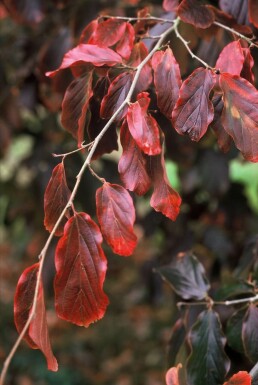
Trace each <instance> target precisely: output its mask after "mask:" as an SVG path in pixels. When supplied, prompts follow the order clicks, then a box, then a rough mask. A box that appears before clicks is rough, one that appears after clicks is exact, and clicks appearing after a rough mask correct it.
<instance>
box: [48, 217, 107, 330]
mask: <svg viewBox="0 0 258 385" xmlns="http://www.w3.org/2000/svg"><path fill="white" fill-rule="evenodd" d="M101 243H102V236H101V232H100V230H99V228H98V226H97V225H96V223H95V222H93V220H92V219H91V218H90V216H89V215H88V214H85V213H76V214H75V215H74V216H73V217H72V218H70V219H69V221H68V222H67V224H66V225H65V229H64V235H63V236H62V238H61V239H60V240H59V242H58V244H57V248H56V254H55V265H56V278H55V285H54V286H55V305H56V312H57V315H58V316H59V317H60V318H62V319H64V320H66V321H69V322H72V323H74V324H76V325H79V326H86V327H87V326H89V325H90V324H91V323H92V322H95V321H97V320H99V319H101V318H102V317H103V316H104V314H105V311H106V307H107V305H108V298H107V296H106V294H105V293H104V291H103V283H104V280H105V275H106V270H107V260H106V257H105V254H104V252H103V250H102V248H101Z"/></svg>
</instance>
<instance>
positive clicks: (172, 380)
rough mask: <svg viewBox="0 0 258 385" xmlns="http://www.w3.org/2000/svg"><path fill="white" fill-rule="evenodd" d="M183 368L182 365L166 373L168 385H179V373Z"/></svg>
mask: <svg viewBox="0 0 258 385" xmlns="http://www.w3.org/2000/svg"><path fill="white" fill-rule="evenodd" d="M181 368H182V365H181V364H178V365H177V367H174V368H170V369H169V370H168V371H167V373H166V385H179V378H178V372H179V369H181Z"/></svg>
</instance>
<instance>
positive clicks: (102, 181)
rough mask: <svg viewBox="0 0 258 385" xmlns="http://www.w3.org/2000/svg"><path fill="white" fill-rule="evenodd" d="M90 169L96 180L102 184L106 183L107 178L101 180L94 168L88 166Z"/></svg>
mask: <svg viewBox="0 0 258 385" xmlns="http://www.w3.org/2000/svg"><path fill="white" fill-rule="evenodd" d="M88 169H89V170H90V173H91V175H92V176H94V178H97V179H98V180H99V181H100V182H101V183H106V180H105V178H101V177H100V176H99V175H98V174H97V173H96V172H95V171H94V170H93V169H92V168H91V165H90V164H89V165H88Z"/></svg>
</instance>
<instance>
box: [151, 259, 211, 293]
mask: <svg viewBox="0 0 258 385" xmlns="http://www.w3.org/2000/svg"><path fill="white" fill-rule="evenodd" d="M157 272H158V273H159V274H160V275H161V277H162V278H163V279H164V280H165V281H166V282H167V283H168V284H169V285H170V286H171V287H172V289H173V290H174V291H175V292H176V293H177V294H178V295H179V296H180V297H182V298H183V299H185V300H188V299H193V300H201V299H203V298H205V297H206V296H207V293H208V290H209V288H210V284H209V282H208V280H207V278H206V276H205V271H204V268H203V265H202V264H201V263H200V262H199V261H198V259H197V258H196V257H195V256H194V255H193V254H190V253H179V254H178V255H177V256H176V258H175V259H173V260H172V262H171V263H170V264H169V265H166V266H162V267H160V268H159V269H157Z"/></svg>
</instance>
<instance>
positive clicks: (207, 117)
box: [172, 68, 215, 141]
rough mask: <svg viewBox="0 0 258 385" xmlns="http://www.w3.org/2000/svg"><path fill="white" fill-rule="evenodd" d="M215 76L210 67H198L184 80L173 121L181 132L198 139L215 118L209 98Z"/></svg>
mask: <svg viewBox="0 0 258 385" xmlns="http://www.w3.org/2000/svg"><path fill="white" fill-rule="evenodd" d="M214 84H215V80H214V76H213V74H212V73H211V71H209V70H208V69H205V68H197V69H196V70H195V71H193V73H192V74H191V75H190V76H189V77H188V78H187V79H186V80H185V81H184V82H183V84H182V86H181V88H180V92H179V99H178V101H177V103H176V105H175V108H174V111H173V114H172V121H173V124H174V127H175V129H176V130H177V132H178V133H179V134H186V133H187V134H189V136H190V138H191V139H192V140H195V141H198V140H200V139H201V138H202V136H203V135H204V134H205V133H206V131H207V128H208V126H209V124H210V123H211V122H212V120H213V116H214V111H213V105H212V103H211V101H210V99H209V95H210V92H211V90H212V88H213V87H214Z"/></svg>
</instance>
